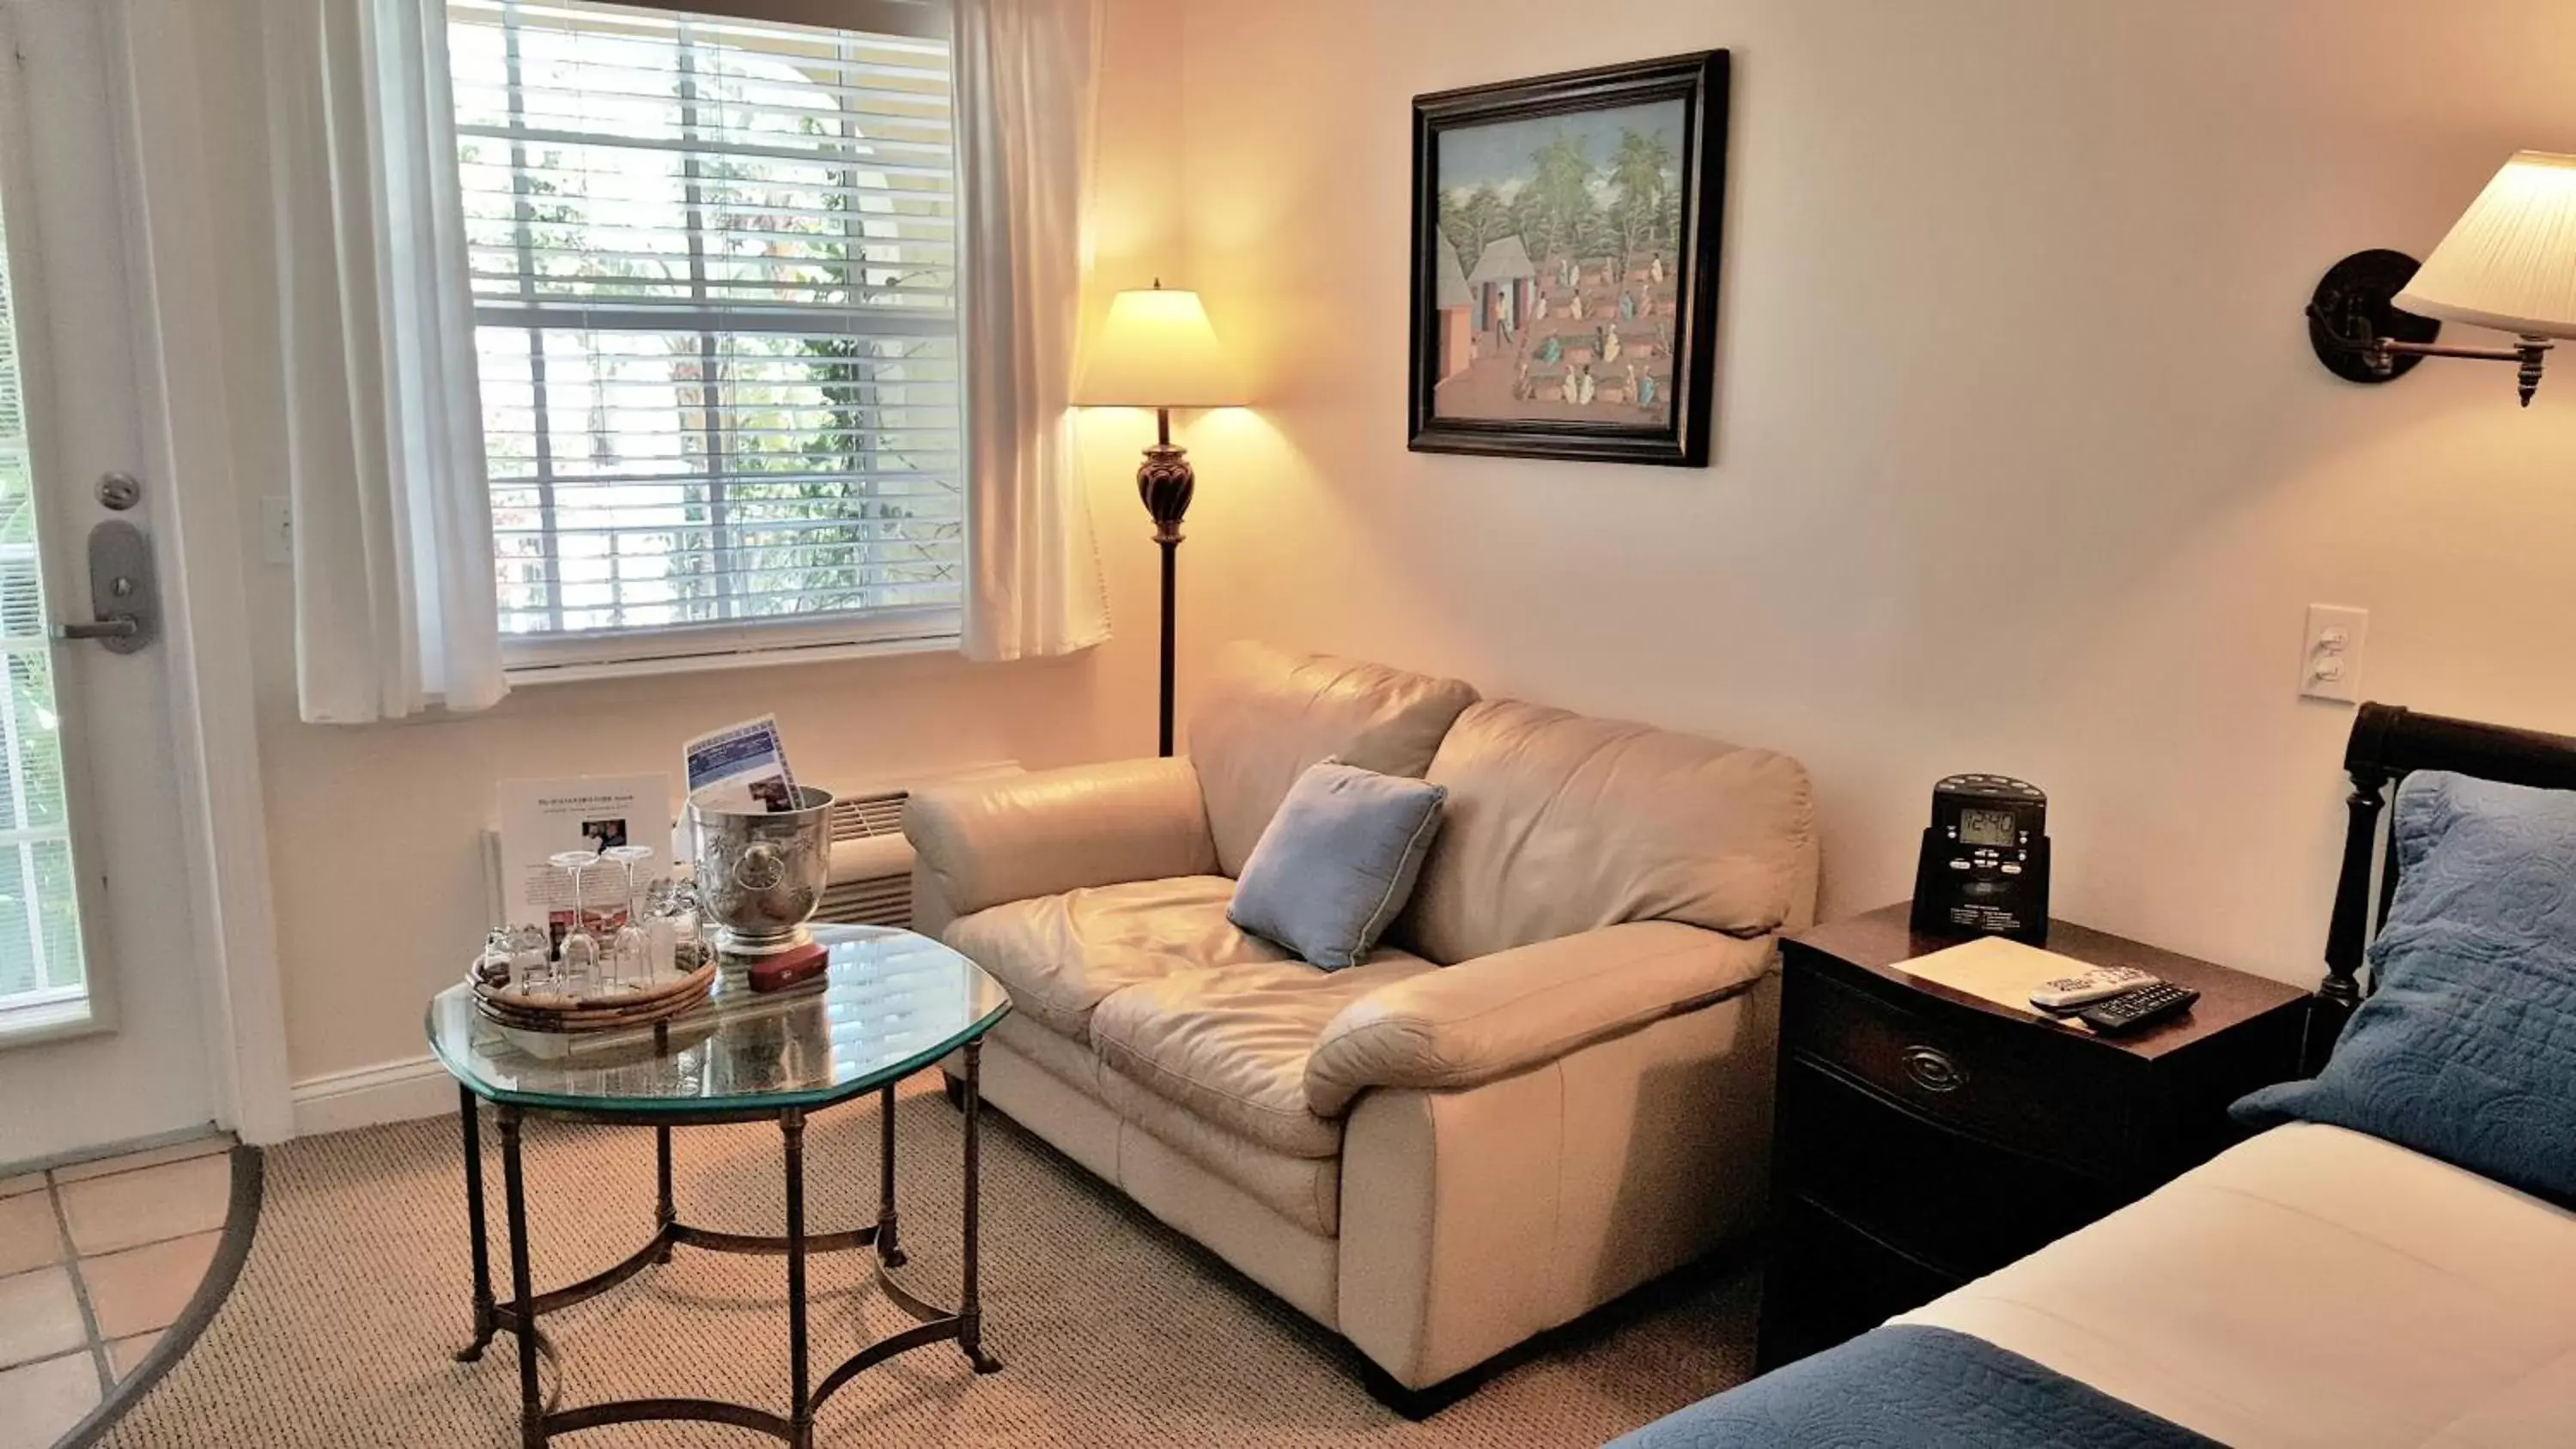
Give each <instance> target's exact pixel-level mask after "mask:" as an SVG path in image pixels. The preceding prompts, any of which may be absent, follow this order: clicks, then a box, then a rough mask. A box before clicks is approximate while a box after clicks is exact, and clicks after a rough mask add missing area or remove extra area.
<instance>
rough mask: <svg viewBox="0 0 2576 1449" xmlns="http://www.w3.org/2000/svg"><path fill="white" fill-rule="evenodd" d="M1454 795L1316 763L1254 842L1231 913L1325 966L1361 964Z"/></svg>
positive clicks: (1418, 869) (1244, 925) (1398, 905)
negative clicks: (1444, 806)
mask: <svg viewBox="0 0 2576 1449" xmlns="http://www.w3.org/2000/svg"><path fill="white" fill-rule="evenodd" d="M1448 798H1449V791H1448V789H1447V788H1446V787H1445V786H1440V785H1431V784H1425V783H1424V782H1422V781H1420V780H1413V779H1407V778H1405V777H1403V776H1399V775H1381V774H1379V773H1377V772H1376V771H1374V770H1363V769H1360V768H1359V767H1357V766H1355V765H1345V764H1343V763H1341V762H1340V761H1338V760H1326V761H1324V762H1323V763H1321V764H1318V765H1315V766H1313V767H1312V768H1310V769H1308V770H1307V771H1306V773H1305V774H1303V775H1300V776H1298V777H1297V783H1296V784H1294V785H1291V786H1289V787H1288V795H1287V798H1286V799H1284V800H1282V801H1280V802H1279V811H1278V813H1277V814H1275V815H1273V816H1271V817H1270V824H1269V827H1268V828H1267V829H1265V830H1263V831H1262V832H1261V839H1260V840H1259V841H1258V842H1256V843H1255V844H1254V845H1253V847H1252V854H1251V856H1250V857H1248V858H1247V859H1246V860H1245V861H1244V863H1243V875H1242V878H1241V879H1239V880H1237V881H1236V882H1235V883H1234V903H1233V904H1232V905H1231V906H1229V907H1228V908H1227V909H1226V913H1225V917H1226V919H1227V920H1229V921H1232V922H1234V924H1235V925H1236V927H1237V928H1239V929H1241V930H1246V931H1250V932H1251V933H1252V934H1254V935H1256V936H1260V937H1263V938H1264V939H1267V940H1271V941H1276V942H1278V943H1279V944H1280V945H1282V946H1285V947H1287V948H1288V949H1289V950H1291V951H1294V952H1296V953H1297V954H1298V955H1299V956H1301V957H1303V958H1304V959H1305V960H1307V961H1309V962H1312V963H1313V964H1315V965H1317V966H1323V967H1327V968H1333V969H1338V968H1340V967H1343V966H1351V965H1356V964H1358V962H1359V960H1360V958H1362V957H1364V956H1366V955H1367V954H1368V953H1369V949H1370V948H1371V947H1373V946H1375V945H1376V944H1377V938H1378V936H1379V934H1380V933H1382V932H1384V931H1385V930H1386V927H1387V923H1388V922H1389V921H1392V920H1394V919H1395V913H1396V912H1398V911H1400V910H1403V909H1404V902H1405V900H1406V898H1407V897H1409V896H1411V895H1412V894H1413V883H1414V880H1415V879H1416V878H1417V877H1418V876H1420V875H1421V874H1422V857H1423V856H1424V855H1425V854H1427V853H1429V851H1430V849H1431V840H1432V837H1433V836H1435V835H1437V834H1438V833H1439V831H1440V807H1441V805H1442V804H1443V803H1444V802H1445V801H1447V800H1448Z"/></svg>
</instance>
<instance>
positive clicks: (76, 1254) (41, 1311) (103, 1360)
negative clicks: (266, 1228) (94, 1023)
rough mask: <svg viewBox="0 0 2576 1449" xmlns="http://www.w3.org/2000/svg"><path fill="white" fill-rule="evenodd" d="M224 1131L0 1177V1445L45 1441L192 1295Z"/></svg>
mask: <svg viewBox="0 0 2576 1449" xmlns="http://www.w3.org/2000/svg"><path fill="white" fill-rule="evenodd" d="M232 1145H233V1144H232V1139H231V1138H229V1137H204V1138H199V1139H197V1140H196V1141H193V1142H183V1143H180V1144H178V1145H177V1146H173V1147H156V1148H153V1149H151V1150H149V1151H146V1152H131V1153H127V1154H125V1155H123V1156H119V1157H107V1158H101V1159H99V1160H97V1161H94V1162H83V1163H79V1164H76V1165H69V1166H64V1167H57V1168H55V1169H53V1170H52V1171H50V1172H29V1173H21V1174H18V1175H16V1176H12V1177H5V1178H0V1449H46V1446H49V1445H51V1444H53V1443H54V1442H55V1441H56V1440H57V1439H60V1438H61V1437H62V1435H63V1432H64V1431H65V1430H67V1429H69V1428H71V1426H72V1425H74V1424H76V1423H78V1422H80V1419H81V1416H82V1415H84V1414H87V1413H88V1412H89V1411H90V1410H92V1409H94V1408H96V1407H98V1403H99V1400H100V1398H101V1397H102V1396H103V1395H105V1394H106V1393H107V1392H108V1391H109V1390H111V1389H113V1388H114V1387H115V1386H116V1384H117V1382H118V1380H120V1379H123V1378H124V1377H125V1376H126V1375H128V1374H131V1373H132V1372H134V1370H135V1369H136V1367H137V1366H139V1365H140V1364H141V1363H142V1362H143V1360H144V1357H145V1356H146V1355H147V1354H149V1353H151V1352H152V1349H153V1346H154V1345H155V1344H157V1343H159V1342H160V1340H161V1330H163V1329H165V1328H167V1327H169V1326H170V1324H171V1322H172V1320H174V1319H176V1318H177V1317H178V1316H179V1312H180V1310H181V1309H183V1308H185V1307H187V1305H188V1300H189V1299H190V1298H193V1297H194V1296H196V1292H197V1285H198V1283H200V1282H201V1281H203V1280H204V1278H205V1276H206V1269H207V1267H208V1265H210V1264H211V1263H213V1261H214V1257H215V1246H216V1244H217V1243H219V1242H220V1241H222V1238H223V1233H222V1228H223V1225H224V1216H225V1212H226V1210H227V1208H228V1207H229V1206H230V1203H231V1199H232V1165H231V1163H230V1161H229V1160H228V1159H227V1158H226V1156H225V1154H226V1153H227V1152H228V1151H229V1150H230V1149H231V1147H232Z"/></svg>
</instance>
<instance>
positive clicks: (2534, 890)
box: [2234, 771, 2576, 1205]
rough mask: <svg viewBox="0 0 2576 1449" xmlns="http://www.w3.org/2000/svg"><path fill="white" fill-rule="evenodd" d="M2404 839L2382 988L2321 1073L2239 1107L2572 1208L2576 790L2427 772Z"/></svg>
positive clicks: (2395, 843) (2401, 802) (2255, 1116)
mask: <svg viewBox="0 0 2576 1449" xmlns="http://www.w3.org/2000/svg"><path fill="white" fill-rule="evenodd" d="M2390 841H2391V847H2390V848H2391V849H2392V850H2393V851H2394V852H2395V853H2396V858H2397V860H2398V863H2399V871H2398V877H2397V896H2396V899H2395V900H2394V901H2393V902H2391V904H2390V908H2389V915H2388V922H2387V925H2386V926H2385V928H2384V929H2382V930H2381V932H2380V935H2379V939H2378V941H2377V942H2376V943H2374V944H2373V945H2372V947H2371V953H2370V960H2371V970H2372V975H2373V979H2374V980H2375V981H2376V983H2377V988H2376V989H2375V990H2374V991H2373V992H2372V993H2371V995H2370V997H2369V998H2368V999H2367V1000H2365V1001H2363V1002H2362V1004H2361V1009H2360V1010H2358V1011H2356V1012H2354V1013H2353V1017H2352V1020H2351V1021H2349V1022H2347V1023H2345V1025H2344V1029H2343V1035H2342V1037H2341V1038H2339V1039H2338V1040H2337V1041H2336V1043H2335V1051H2334V1056H2333V1057H2332V1058H2331V1059H2330V1060H2328V1062H2327V1063H2326V1068H2325V1070H2324V1071H2323V1072H2322V1073H2320V1074H2319V1075H2318V1076H2317V1077H2316V1079H2315V1080H2313V1081H2306V1082H2288V1083H2284V1084H2281V1085H2279V1086H2273V1087H2266V1088H2264V1089H2263V1090H2261V1091H2259V1092H2256V1093H2254V1094H2253V1095H2251V1096H2248V1097H2246V1098H2245V1099H2244V1100H2242V1101H2240V1102H2238V1103H2237V1104H2236V1106H2235V1109H2234V1110H2235V1114H2236V1117H2237V1119H2238V1120H2239V1121H2244V1122H2250V1123H2254V1124H2257V1125H2261V1126H2269V1125H2271V1124H2273V1123H2276V1122H2282V1121H2287V1120H2291V1119H2299V1120H2304V1121H2309V1122H2326V1123H2331V1124H2333V1125H2335V1126H2338V1127H2349V1128H2351V1129H2353V1130H2354V1131H2358V1132H2367V1133H2369V1134H2371V1135H2372V1136H2374V1137H2380V1138H2384V1139H2386V1140H2388V1141H2390V1142H2394V1143H2396V1144H2398V1145H2399V1146H2401V1147H2410V1148H2413V1149H2414V1150H2415V1151H2418V1152H2421V1153H2425V1154H2426V1155H2428V1156H2432V1157H2438V1158H2441V1159H2442V1160H2443V1161H2445V1162H2449V1163H2452V1164H2454V1165H2456V1166H2459V1167H2465V1168H2467V1169H2469V1170H2470V1171H2472V1172H2476V1173H2479V1174H2482V1175H2484V1176H2486V1177H2491V1178H2494V1179H2495V1180H2496V1181H2498V1182H2502V1183H2505V1184H2507V1185H2509V1186H2512V1187H2518V1188H2521V1189H2522V1190H2524V1191H2526V1192H2530V1193H2533V1194H2536V1195H2538V1196H2541V1197H2544V1198H2548V1199H2550V1200H2552V1201H2554V1202H2557V1203H2560V1204H2562V1205H2576V792H2570V791H2565V790H2533V789H2527V788H2525V787H2523V786H2519V785H2500V784H2497V783H2495V782H2494V781H2492V780H2481V779H2477V778H2474V777H2472V776H2467V775H2453V774H2448V773H2439V772H2431V771H2428V772H2425V773H2421V774H2417V775H2414V776H2411V777H2409V778H2408V780H2407V781H2406V784H2405V787H2404V788H2403V789H2402V790H2400V791H2399V792H2398V796H2397V805H2396V815H2395V825H2394V830H2393V833H2392V834H2391V837H2390Z"/></svg>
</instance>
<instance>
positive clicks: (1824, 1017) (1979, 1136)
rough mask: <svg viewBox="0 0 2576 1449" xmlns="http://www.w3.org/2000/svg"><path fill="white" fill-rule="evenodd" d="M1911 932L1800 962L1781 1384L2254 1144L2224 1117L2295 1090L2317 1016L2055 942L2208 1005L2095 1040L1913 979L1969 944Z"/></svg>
mask: <svg viewBox="0 0 2576 1449" xmlns="http://www.w3.org/2000/svg"><path fill="white" fill-rule="evenodd" d="M1906 915H1907V907H1906V906H1905V905H1904V904H1902V903H1900V904H1897V905H1893V906H1888V907H1886V908H1884V909H1882V910H1876V911H1872V912H1870V913H1869V914H1867V915H1864V916H1854V917H1852V918H1850V919H1848V920H1842V921H1834V922H1831V923H1829V924H1826V925H1823V926H1819V927H1817V928H1815V929H1814V930H1812V931H1809V932H1807V933H1806V934H1805V935H1803V936H1800V937H1798V938H1796V939H1795V940H1792V941H1790V942H1788V943H1787V944H1786V945H1785V946H1784V948H1783V950H1782V962H1783V970H1784V972H1785V976H1786V979H1785V981H1784V983H1783V992H1782V998H1781V1003H1782V1004H1781V1052H1780V1099H1779V1100H1780V1106H1779V1125H1778V1129H1777V1137H1776V1143H1775V1147H1774V1157H1773V1169H1772V1171H1773V1178H1772V1201H1773V1204H1774V1206H1775V1211H1774V1214H1773V1217H1774V1221H1775V1234H1774V1238H1773V1251H1772V1257H1771V1263H1770V1268H1769V1271H1768V1274H1767V1276H1766V1279H1765V1283H1764V1288H1763V1293H1762V1338H1761V1345H1760V1349H1759V1352H1758V1364H1759V1366H1760V1367H1761V1368H1763V1369H1766V1370H1767V1369H1770V1368H1774V1367H1777V1366H1778V1365H1780V1364H1784V1363H1787V1362H1789V1361H1790V1360H1792V1359H1796V1358H1801V1357H1804V1356H1805V1355H1807V1354H1810V1353H1813V1352H1815V1351H1817V1350H1818V1349H1822V1348H1828V1347H1831V1346H1832V1345H1834V1344H1836V1343H1839V1342H1841V1341H1842V1340H1844V1339H1846V1338H1849V1337H1851V1336H1853V1335H1854V1334H1858V1333H1862V1332H1865V1331H1867V1330H1868V1329H1871V1328H1874V1327H1876V1326H1877V1325H1878V1324H1879V1323H1881V1322H1882V1321H1884V1320H1886V1319H1887V1318H1889V1317H1891V1316H1893V1315H1895V1314H1898V1313H1903V1312H1905V1311H1907V1310H1909V1309H1913V1308H1919V1307H1921V1306H1922V1305H1923V1304H1925V1303H1927V1302H1930V1301H1931V1300H1932V1299H1934V1298H1937V1297H1939V1296H1940V1295H1941V1294H1943V1293H1946V1292H1948V1291H1949V1290H1951V1289H1952V1288H1955V1287H1957V1286H1959V1285H1960V1284H1962V1283H1965V1282H1967V1281H1968V1280H1970V1279H1972V1278H1976V1277H1979V1276H1982V1275H1983V1274H1986V1273H1989V1272H1992V1271H1994V1270H1995V1269H1997V1268H2000V1267H2002V1266H2003V1265H2004V1264H2006V1263H2009V1262H2011V1261H2013V1260H2014V1259H2016V1258H2019V1257H2022V1256H2023V1255H2025V1254H2027V1253H2030V1252H2031V1251H2033V1250H2034V1249H2037V1248H2039V1247H2041V1246H2043V1245H2044V1244H2047V1243H2049V1242H2051V1241H2053V1240H2055V1239H2057V1238H2060V1237H2063V1236H2065V1235H2066V1234H2068V1233H2070V1232H2073V1231H2074V1230H2075V1229H2077V1228H2080V1227H2082V1226H2084V1225H2085V1224H2086V1223H2089V1222H2092V1221H2093V1220H2094V1219H2096V1218H2098V1217H2101V1216H2102V1215H2103V1214H2105V1213H2108V1212H2110V1211H2111V1210H2112V1209H2114V1208H2117V1207H2120V1206H2123V1205H2124V1204H2127V1203H2130V1202H2134V1201H2136V1200H2137V1199H2138V1198H2141V1197H2143V1196H2145V1195H2146V1194H2147V1193H2149V1192H2151V1191H2153V1190H2154V1189H2155V1188H2156V1187H2158V1186H2159V1185H2161V1184H2162V1183H2164V1182H2165V1181H2167V1180H2168V1179H2170V1178H2172V1177H2174V1176H2175V1175H2176V1174H2178V1173H2181V1172H2182V1171H2184V1170H2185V1169H2187V1168H2190V1167H2193V1166H2195V1165H2197V1164H2199V1163H2200V1162H2203V1161H2205V1160H2207V1159H2208V1158H2209V1157H2210V1156H2212V1155H2213V1154H2215V1153H2216V1152H2217V1151H2218V1150H2219V1149H2220V1148H2223V1147H2225V1146H2227V1145H2228V1144H2229V1143H2231V1142H2234V1141H2236V1140H2237V1139H2238V1138H2239V1137H2240V1136H2241V1135H2242V1134H2241V1133H2240V1132H2239V1131H2238V1130H2237V1129H2236V1128H2235V1127H2234V1126H2233V1124H2231V1123H2230V1122H2229V1121H2228V1120H2227V1104H2228V1103H2230V1102H2232V1101H2234V1100H2235V1099H2236V1098H2238V1097H2240V1096H2242V1095H2244V1094H2245V1093H2246V1092H2249V1091H2252V1090H2253V1089H2254V1088H2256V1087H2259V1086H2264V1085H2266V1084H2268V1083H2272V1082H2278V1081H2285V1080H2288V1079H2290V1078H2292V1077H2295V1076H2297V1075H2299V1061H2300V1048H2301V1039H2302V1036H2303V1034H2304V1032H2305V1029H2306V1024H2307V1018H2308V1004H2309V1001H2310V999H2311V998H2310V996H2309V993H2307V992H2305V991H2302V990H2300V989H2299V988H2297V987H2295V986H2290V985H2286V984H2284V983H2282V982H2278V981H2271V980H2267V979H2265V978H2263V977H2259V976H2249V975H2246V974H2245V973H2243V972H2241V971H2230V970H2228V969H2227V968H2226V967H2224V966H2214V965H2211V964H2210V963H2209V962H2206V961H2197V960H2194V959H2192V958H2191V957H2188V956H2178V955H2175V954H2174V953H2172V952H2170V951H2160V950H2158V949H2156V948H2155V947H2153V946H2148V945H2143V944H2141V943H2139V942H2136V941H2131V940H2126V939H2124V938H2122V937H2119V936H2113V935H2108V934H2106V933H2104V932H2101V931H2092V930H2087V929H2085V928H2084V927H2082V926H2078V925H2075V924H2073V923H2071V922H2068V921H2053V922H2051V923H2050V925H2049V933H2048V949H2049V950H2051V951H2054V952H2057V953H2058V954H2060V955H2063V956H2072V957H2074V958H2076V959H2077V960H2080V961H2087V962H2091V963H2094V964H2097V965H2106V966H2135V967H2137V968H2139V969H2141V970H2144V971H2150V972H2153V973H2154V974H2156V975H2158V976H2161V977H2163V978H2164V979H2166V980H2168V981H2171V982H2174V983H2176V984H2177V985H2182V986H2190V987H2196V988H2198V989H2199V991H2200V993H2201V996H2200V1000H2198V1001H2196V1002H2194V1003H2193V1004H2192V1007H2191V1009H2190V1010H2189V1011H2188V1012H2186V1013H2184V1014H2183V1015H2180V1016H2175V1017H2169V1018H2167V1019H2165V1020H2164V1021H2161V1022H2158V1023H2156V1024H2154V1025H2152V1026H2149V1027H2147V1028H2145V1029H2143V1030H2141V1031H2138V1032H2136V1033H2134V1034H2132V1035H2129V1036H2125V1037H2117V1038H2112V1037H2098V1036H2094V1035H2091V1034H2090V1033H2089V1032H2085V1031H2082V1030H2079V1029H2070V1028H2068V1027H2065V1026H2061V1025H2057V1024H2055V1023H2052V1022H2049V1021H2046V1020H2044V1019H2042V1014H2041V1013H2039V1012H2035V1011H2033V1012H2014V1011H2011V1010H2008V1009H2006V1008H2004V1007H2001V1006H1997V1005H1995V1004H1993V1003H1991V1002H1987V1001H1983V1000H1980V999H1979V998H1977V997H1974V996H1970V995H1968V994H1966V993H1964V992H1958V991H1953V990H1951V989H1949V988H1947V987H1943V986H1940V985H1936V984H1934V983H1932V982H1929V981H1924V980H1920V979H1917V978H1916V977H1913V976H1910V975H1907V974H1906V972H1905V963H1906V962H1907V961H1909V960H1911V959H1913V958H1915V957H1917V956H1925V955H1929V954H1931V953H1932V952H1934V951H1937V950H1940V949H1942V948H1943V947H1946V946H1953V945H1956V944H1958V942H1957V941H1956V940H1954V939H1949V938H1935V937H1928V936H1916V935H1914V934H1913V933H1912V932H1911V931H1910V930H1909V929H1908V927H1907V924H1906Z"/></svg>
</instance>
